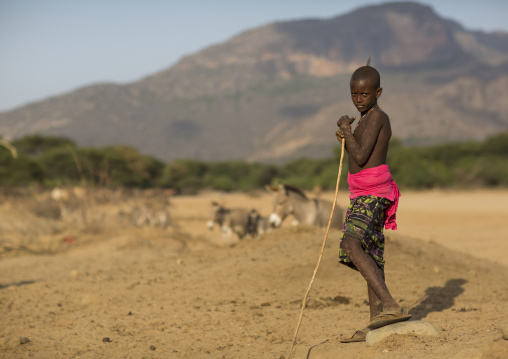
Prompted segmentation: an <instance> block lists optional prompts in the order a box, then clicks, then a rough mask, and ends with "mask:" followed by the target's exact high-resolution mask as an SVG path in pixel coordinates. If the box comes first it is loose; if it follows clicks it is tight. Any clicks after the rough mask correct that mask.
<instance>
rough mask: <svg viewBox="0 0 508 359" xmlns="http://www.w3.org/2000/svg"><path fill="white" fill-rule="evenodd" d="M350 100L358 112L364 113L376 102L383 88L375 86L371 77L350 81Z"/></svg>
mask: <svg viewBox="0 0 508 359" xmlns="http://www.w3.org/2000/svg"><path fill="white" fill-rule="evenodd" d="M350 85H351V100H353V103H354V105H355V106H356V108H357V109H358V111H359V112H360V113H362V114H363V113H365V112H367V111H368V110H370V108H371V107H372V106H374V105H376V103H377V99H378V98H379V97H380V96H381V92H382V91H383V89H382V88H381V87H379V88H376V85H375V83H374V80H373V79H370V78H365V79H360V80H354V81H353V80H352V81H351V84H350Z"/></svg>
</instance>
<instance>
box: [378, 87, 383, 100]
mask: <svg viewBox="0 0 508 359" xmlns="http://www.w3.org/2000/svg"><path fill="white" fill-rule="evenodd" d="M382 93H383V88H382V87H379V88H378V89H377V90H376V99H378V98H380V97H381V94H382Z"/></svg>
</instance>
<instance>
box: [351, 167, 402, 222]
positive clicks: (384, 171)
mask: <svg viewBox="0 0 508 359" xmlns="http://www.w3.org/2000/svg"><path fill="white" fill-rule="evenodd" d="M347 183H348V184H349V190H350V191H351V195H350V196H349V198H351V199H353V198H355V197H358V196H375V197H383V198H386V199H388V200H389V201H391V202H392V204H391V205H390V207H389V208H388V209H387V210H386V223H385V228H386V229H392V230H396V229H397V223H396V222H395V219H396V212H397V207H398V205H399V197H400V192H399V188H398V187H397V184H396V183H395V181H394V180H393V178H392V174H391V173H390V169H389V168H388V165H380V166H377V167H373V168H366V169H364V170H361V171H360V172H358V173H355V174H351V173H348V177H347Z"/></svg>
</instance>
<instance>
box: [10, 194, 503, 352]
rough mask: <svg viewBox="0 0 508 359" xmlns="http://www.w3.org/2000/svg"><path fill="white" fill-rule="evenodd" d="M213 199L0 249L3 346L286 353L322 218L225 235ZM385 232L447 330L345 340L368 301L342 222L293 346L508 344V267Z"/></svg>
mask: <svg viewBox="0 0 508 359" xmlns="http://www.w3.org/2000/svg"><path fill="white" fill-rule="evenodd" d="M464 196H466V194H464ZM408 197H411V196H410V195H408ZM236 199H238V201H239V202H241V200H242V201H243V202H241V203H246V201H250V202H249V204H251V205H252V206H253V207H256V206H258V208H259V207H261V210H262V211H264V212H265V213H266V210H267V209H268V208H269V207H270V198H269V197H267V198H265V197H255V198H250V197H248V198H246V197H245V196H240V195H238V197H237V198H236ZM236 199H235V200H236ZM209 200H210V195H203V196H198V197H188V198H180V199H175V200H174V201H173V205H172V216H173V218H176V219H178V218H179V221H180V222H179V226H178V228H176V227H174V228H169V229H166V230H163V229H159V228H124V229H123V230H121V229H119V230H118V231H116V232H115V233H109V234H108V236H102V237H100V238H96V240H94V241H91V240H88V241H87V243H86V245H81V246H76V247H72V246H71V247H72V248H71V249H69V250H65V251H61V252H56V253H54V254H50V255H48V254H41V255H26V254H25V255H22V256H17V257H9V258H3V259H2V260H0V273H1V274H0V316H1V318H2V319H1V321H2V325H1V326H0V339H3V341H2V340H0V357H2V358H29V357H36V358H78V357H79V358H280V357H281V356H282V355H284V356H286V357H287V352H288V350H289V347H290V345H291V341H292V338H293V334H294V330H295V328H296V324H297V321H298V316H299V313H300V306H301V301H302V299H303V295H304V294H305V290H306V288H307V286H308V284H309V281H310V279H311V276H312V273H313V270H314V267H315V265H316V261H317V259H318V255H319V250H320V247H321V244H322V241H323V235H324V230H322V229H318V228H313V227H306V226H299V227H291V226H286V227H283V228H280V229H277V230H275V231H273V232H271V233H269V234H266V235H264V236H262V237H260V238H257V239H246V240H243V241H241V242H238V243H237V244H235V245H234V246H233V247H224V246H220V245H219V244H220V240H218V237H217V234H218V233H217V231H215V232H206V228H205V225H204V220H205V219H206V209H207V206H206V204H207V203H208V201H209ZM192 208H194V210H192ZM402 208H403V207H402ZM419 210H423V209H422V208H421V207H419ZM429 210H430V209H429ZM401 213H402V212H401ZM402 217H403V216H401V219H402ZM443 220H444V219H443ZM197 223H200V224H199V226H200V227H199V229H198V227H197V226H198V224H197ZM401 224H402V223H399V225H401ZM395 233H396V232H395ZM421 234H422V235H425V233H423V232H422V233H421ZM387 235H388V238H387V248H386V252H387V254H386V260H387V267H386V275H387V283H388V286H389V288H390V290H391V292H392V294H393V296H394V297H395V298H396V299H397V300H398V301H399V302H400V304H401V305H404V306H406V307H410V308H411V313H412V314H413V315H414V317H413V318H414V319H417V320H423V321H427V322H430V323H432V324H433V325H434V326H435V327H436V328H437V329H438V330H439V331H440V333H441V334H440V335H439V336H435V337H432V336H428V337H423V336H422V337H418V336H414V335H397V336H390V337H388V338H387V339H385V340H383V341H381V342H380V343H378V344H375V345H373V346H371V347H367V346H366V345H365V343H354V344H342V343H340V339H341V338H344V337H348V336H350V335H351V334H352V333H353V332H354V331H355V330H356V329H359V328H362V327H363V326H364V325H365V324H366V322H367V321H368V316H369V314H368V313H369V312H368V305H367V302H366V299H367V289H366V285H365V283H364V281H363V279H362V278H361V276H360V274H359V273H357V272H354V271H352V270H350V269H348V268H346V267H344V266H341V265H339V264H337V261H336V259H337V246H338V236H339V233H338V231H335V230H332V231H331V232H330V235H329V239H328V242H327V246H326V249H325V252H324V256H323V260H322V262H321V266H320V268H319V271H318V274H317V277H316V280H315V282H314V285H313V287H312V291H311V293H310V297H309V302H308V307H307V308H306V310H305V314H304V318H303V321H302V325H301V328H300V331H299V334H298V342H297V345H296V350H295V354H294V357H295V358H337V357H340V358H367V359H370V358H396V359H397V358H466V359H467V358H506V357H508V341H506V340H504V339H502V337H501V332H500V331H499V329H498V328H499V326H500V325H502V324H503V323H504V322H506V321H507V320H508V307H507V306H506V303H507V302H508V291H507V284H506V278H508V267H507V266H504V265H502V264H499V263H495V262H493V261H487V260H485V259H483V258H481V257H478V256H476V257H473V256H471V255H470V254H467V253H466V252H465V251H457V250H452V249H450V248H447V247H445V246H443V245H441V244H437V243H436V242H435V241H434V242H433V241H426V240H420V239H416V238H414V237H409V236H404V235H403V234H399V235H397V236H395V235H393V234H392V233H391V232H388V233H387ZM87 238H88V237H87ZM507 246H508V245H506V244H505V245H504V247H502V248H498V250H499V251H501V252H504V251H505V250H506V248H507ZM19 337H23V338H25V339H26V338H28V339H29V341H26V340H22V341H20V340H19ZM18 342H19V343H18ZM21 342H24V343H23V344H21ZM2 343H4V344H2Z"/></svg>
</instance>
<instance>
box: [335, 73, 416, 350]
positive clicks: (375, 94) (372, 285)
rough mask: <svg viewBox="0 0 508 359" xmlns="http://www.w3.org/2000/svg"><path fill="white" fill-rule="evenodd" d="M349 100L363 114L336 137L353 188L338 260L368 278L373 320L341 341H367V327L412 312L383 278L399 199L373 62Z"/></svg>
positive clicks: (343, 123)
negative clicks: (386, 239) (342, 147)
mask: <svg viewBox="0 0 508 359" xmlns="http://www.w3.org/2000/svg"><path fill="white" fill-rule="evenodd" d="M350 87H351V99H352V100H353V103H354V105H355V106H356V108H357V109H358V111H359V112H360V113H361V116H362V117H361V118H360V121H359V122H358V124H357V125H356V128H355V131H354V133H353V132H352V131H351V124H352V123H353V121H354V120H355V117H353V118H349V117H348V116H342V117H341V118H340V119H339V120H338V121H337V126H339V130H338V131H337V133H336V136H337V139H338V140H339V141H341V142H342V140H343V139H345V140H346V150H347V152H348V154H349V173H348V184H349V189H350V191H351V195H350V196H349V198H350V205H349V209H348V211H347V213H346V218H345V221H344V226H343V232H342V235H341V239H340V248H339V262H340V263H342V264H344V265H347V266H348V267H350V268H353V269H355V270H358V271H359V272H360V273H361V274H362V276H363V277H364V278H365V280H366V282H367V288H368V296H369V305H370V322H369V324H368V325H367V327H365V328H363V329H360V330H358V331H356V333H354V334H353V336H352V337H351V338H349V339H346V340H343V341H342V342H345V343H349V342H358V341H365V337H366V335H367V333H368V331H369V330H371V329H376V328H379V327H382V326H384V325H388V324H392V323H396V322H400V321H404V320H408V319H409V318H410V317H411V316H410V315H408V314H407V310H406V309H405V308H402V307H400V306H399V305H398V304H397V302H395V300H394V299H393V297H392V296H391V294H390V292H389V290H388V288H387V287H386V283H385V276H384V259H383V250H384V236H383V227H385V228H387V229H393V230H395V229H397V226H396V224H395V212H396V210H397V204H398V198H399V197H400V193H399V190H398V188H397V185H396V184H395V182H394V181H393V179H392V176H391V174H390V171H389V169H388V166H387V165H386V154H387V152H388V143H389V142H390V137H391V136H392V130H391V127H390V119H389V118H388V116H387V115H386V113H384V112H383V111H382V110H381V109H380V108H379V106H378V104H377V99H378V98H379V97H380V96H381V93H382V91H383V89H382V88H381V87H380V76H379V72H378V71H377V70H376V69H374V68H373V67H371V66H368V65H367V66H362V67H360V68H359V69H357V70H356V71H355V72H354V73H353V76H352V77H351V82H350Z"/></svg>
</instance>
